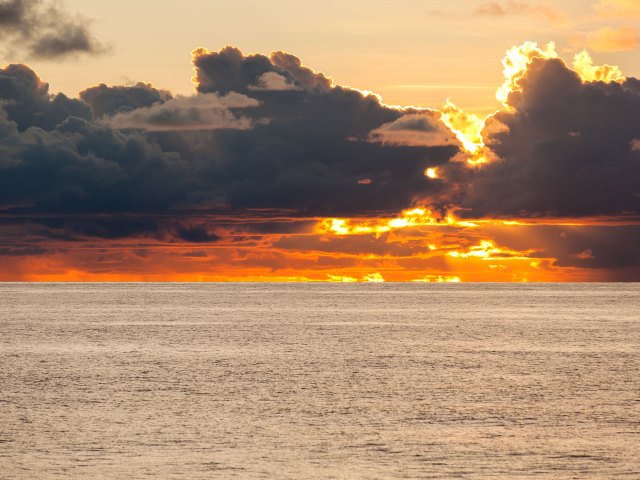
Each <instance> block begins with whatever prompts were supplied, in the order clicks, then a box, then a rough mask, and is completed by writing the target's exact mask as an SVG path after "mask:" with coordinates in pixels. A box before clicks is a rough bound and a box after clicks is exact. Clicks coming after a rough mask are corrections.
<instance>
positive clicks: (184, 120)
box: [104, 92, 259, 131]
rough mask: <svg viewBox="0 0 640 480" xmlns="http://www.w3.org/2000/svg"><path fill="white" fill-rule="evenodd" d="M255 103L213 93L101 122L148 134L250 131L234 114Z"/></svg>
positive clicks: (234, 95)
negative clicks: (140, 130)
mask: <svg viewBox="0 0 640 480" xmlns="http://www.w3.org/2000/svg"><path fill="white" fill-rule="evenodd" d="M258 105H259V102H258V101H257V100H254V99H252V98H249V97H247V96H245V95H242V94H239V93H234V92H231V93H228V94H226V95H225V96H222V97H221V96H218V95H216V94H214V93H210V94H200V95H196V96H192V97H176V98H171V99H169V100H166V101H164V102H157V103H154V104H153V105H151V106H147V107H140V108H137V109H134V110H131V111H128V112H120V113H116V114H115V115H113V116H111V117H108V118H106V119H104V121H105V123H107V124H108V125H111V126H112V127H115V128H139V129H143V130H149V131H179V130H184V131H187V130H216V129H237V130H246V129H250V128H251V127H252V125H253V122H252V121H251V120H250V119H248V118H246V117H242V116H237V115H236V114H234V110H238V109H246V108H250V107H256V106H258Z"/></svg>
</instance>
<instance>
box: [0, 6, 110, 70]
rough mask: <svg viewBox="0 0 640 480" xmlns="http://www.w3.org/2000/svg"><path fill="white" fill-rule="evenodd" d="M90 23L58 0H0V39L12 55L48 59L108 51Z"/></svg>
mask: <svg viewBox="0 0 640 480" xmlns="http://www.w3.org/2000/svg"><path fill="white" fill-rule="evenodd" d="M89 23H90V22H89V21H88V20H87V19H85V18H83V17H81V16H78V15H72V14H70V13H69V12H67V11H66V10H65V9H64V8H63V7H62V6H61V5H60V4H59V3H58V2H53V1H46V0H44V1H43V0H0V40H2V41H3V43H5V45H7V48H8V53H9V54H10V55H16V54H19V53H20V54H22V53H24V54H26V55H28V56H29V57H32V58H38V59H45V60H47V59H60V58H65V57H72V56H77V55H80V54H91V55H95V54H100V53H104V52H106V51H108V47H107V46H106V45H104V44H102V43H100V42H99V41H98V40H96V38H95V37H94V36H93V34H92V33H91V31H90V29H89Z"/></svg>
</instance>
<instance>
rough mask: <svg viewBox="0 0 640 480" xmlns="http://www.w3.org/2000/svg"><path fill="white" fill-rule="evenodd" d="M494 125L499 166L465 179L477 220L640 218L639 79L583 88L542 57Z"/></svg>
mask: <svg viewBox="0 0 640 480" xmlns="http://www.w3.org/2000/svg"><path fill="white" fill-rule="evenodd" d="M519 87H520V90H516V91H514V92H512V93H511V94H510V96H509V98H508V103H509V106H510V109H509V110H503V111H501V112H498V113H497V114H496V115H494V116H493V117H491V118H490V119H489V120H488V121H487V127H486V128H485V142H486V143H487V145H488V146H489V147H490V148H491V149H492V151H493V152H494V153H495V154H496V155H497V157H498V158H499V160H498V161H497V162H494V163H492V164H490V165H488V166H486V167H484V168H482V169H480V170H478V171H477V172H473V173H472V174H471V175H470V177H469V178H466V179H465V180H464V181H465V182H467V185H466V187H465V189H464V192H465V193H464V197H465V198H464V199H463V200H462V202H461V203H462V205H463V206H464V207H465V208H468V209H470V211H471V212H472V214H473V215H480V216H482V215H489V216H498V215H511V216H518V215H527V216H549V215H551V216H593V215H615V214H629V213H631V214H638V213H640V182H639V181H638V179H639V178H640V154H639V153H640V152H638V151H637V150H634V149H633V147H632V145H633V141H634V139H637V138H638V137H639V136H640V124H639V123H638V122H636V121H635V120H634V119H636V118H640V92H639V91H638V90H637V89H636V87H635V81H633V80H627V81H626V82H624V83H617V82H611V83H605V82H583V81H582V80H581V79H580V77H579V76H578V75H577V74H576V72H574V71H572V70H571V69H570V68H568V67H567V65H566V64H565V63H564V62H563V61H562V60H560V59H542V58H535V59H533V60H532V62H531V64H530V65H529V67H528V71H527V73H526V75H525V76H524V77H523V78H522V79H521V80H520V82H519Z"/></svg>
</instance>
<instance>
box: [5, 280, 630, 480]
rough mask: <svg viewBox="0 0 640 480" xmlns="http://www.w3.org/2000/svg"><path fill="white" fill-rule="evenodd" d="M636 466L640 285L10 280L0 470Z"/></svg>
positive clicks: (464, 473)
mask: <svg viewBox="0 0 640 480" xmlns="http://www.w3.org/2000/svg"><path fill="white" fill-rule="evenodd" d="M147 476H148V477H153V478H188V479H199V478H223V479H226V478H247V479H255V478H283V479H310V478H336V479H374V478H420V479H423V478H468V479H478V478H496V479H505V478H540V479H542V478H544V479H547V478H557V479H596V478H598V479H610V478H629V479H639V478H640V284H611V285H603V284H588V285H494V284H487V285H464V284H462V285H417V284H411V285H395V284H369V285H362V284H358V285H324V284H313V285H311V284H285V285H276V284H248V285H237V284H208V285H204V284H144V285H143V284H117V285H107V284H66V285H62V284H34V285H30V284H0V478H3V479H5V478H6V479H14V478H25V479H30V478H34V479H35V478H83V479H85V478H143V477H147Z"/></svg>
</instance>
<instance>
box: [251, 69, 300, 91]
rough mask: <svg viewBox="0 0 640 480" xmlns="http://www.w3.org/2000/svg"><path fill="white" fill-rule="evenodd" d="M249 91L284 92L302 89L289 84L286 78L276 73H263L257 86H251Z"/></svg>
mask: <svg viewBox="0 0 640 480" xmlns="http://www.w3.org/2000/svg"><path fill="white" fill-rule="evenodd" d="M249 89H251V90H272V91H274V90H275V91H282V90H300V89H301V88H300V87H297V86H296V85H294V84H293V83H291V82H289V81H288V80H287V79H286V77H284V76H282V75H280V74H278V73H276V72H266V73H263V74H262V75H261V76H260V77H259V78H258V80H257V81H256V84H255V85H252V86H250V87H249Z"/></svg>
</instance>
